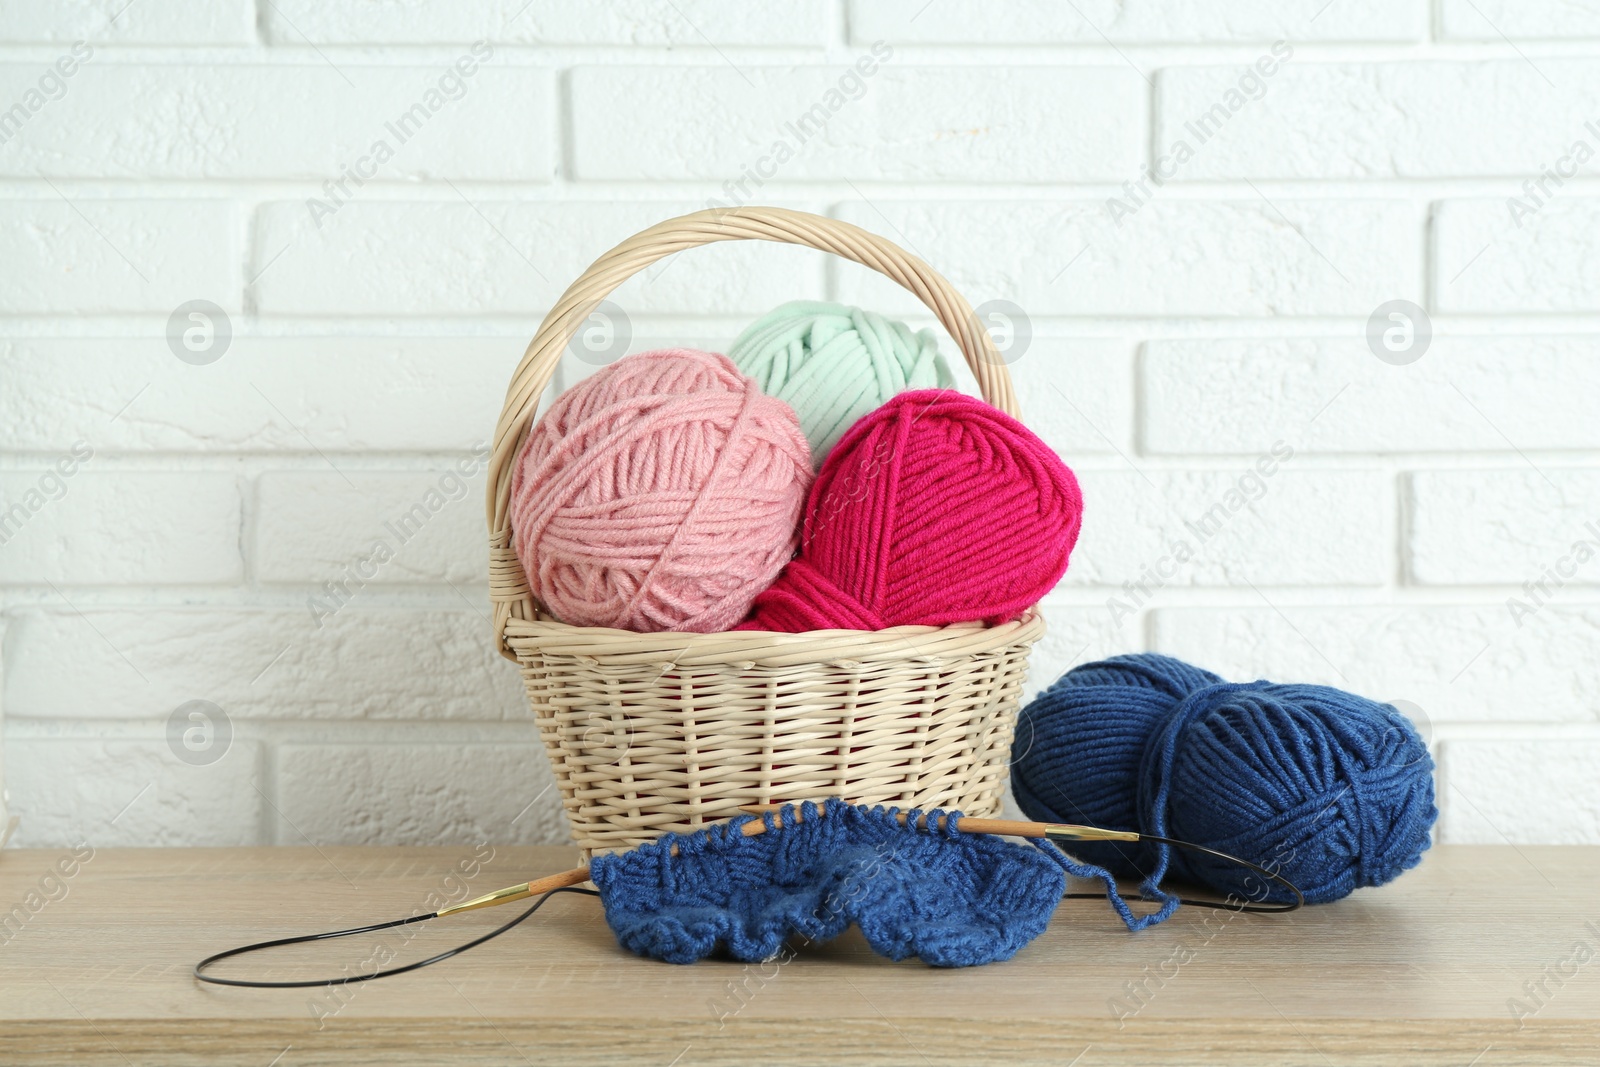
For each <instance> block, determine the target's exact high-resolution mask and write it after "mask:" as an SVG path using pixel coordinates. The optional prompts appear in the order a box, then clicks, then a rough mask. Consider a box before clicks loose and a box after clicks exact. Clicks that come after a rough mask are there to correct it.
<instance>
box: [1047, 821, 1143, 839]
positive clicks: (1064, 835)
mask: <svg viewBox="0 0 1600 1067" xmlns="http://www.w3.org/2000/svg"><path fill="white" fill-rule="evenodd" d="M1044 836H1045V837H1046V838H1048V839H1049V840H1051V841H1137V840H1139V835H1138V834H1136V833H1133V832H1132V831H1129V830H1102V829H1101V828H1100V827H1098V826H1071V825H1055V824H1052V825H1050V826H1047V827H1045V831H1044Z"/></svg>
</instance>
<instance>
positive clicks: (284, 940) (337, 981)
mask: <svg viewBox="0 0 1600 1067" xmlns="http://www.w3.org/2000/svg"><path fill="white" fill-rule="evenodd" d="M557 893H582V894H584V895H586V896H591V897H597V896H599V895H600V894H599V893H597V892H595V891H594V890H593V889H579V888H578V887H576V886H563V887H561V888H560V889H552V890H550V892H548V893H546V894H544V895H543V896H541V897H540V898H539V899H538V900H536V901H534V904H533V907H531V908H529V909H528V910H527V911H525V912H523V913H522V914H521V915H518V916H517V917H516V918H515V919H512V920H511V921H510V922H508V923H506V924H505V925H504V926H498V927H496V928H495V929H493V930H490V931H489V932H488V933H486V934H484V935H483V936H482V937H478V938H474V939H473V940H471V941H468V942H467V943H466V944H464V945H457V946H456V947H455V948H453V949H450V950H449V951H448V952H441V953H439V954H438V955H437V956H429V957H428V958H427V959H425V960H418V961H417V962H416V963H408V964H406V965H405V966H404V967H394V968H391V969H390V970H387V971H374V972H372V973H371V974H351V975H346V976H344V977H342V978H320V979H313V980H310V981H303V982H251V981H246V980H244V979H242V978H216V977H213V976H211V975H209V974H206V973H204V972H205V969H206V968H207V967H209V966H211V965H212V964H213V963H216V962H218V961H219V960H225V959H227V958H229V957H230V956H242V955H244V954H245V953H247V952H258V951H260V950H261V949H264V948H276V947H278V946H279V945H303V944H305V943H306V942H308V941H327V940H328V939H330V938H335V937H354V936H355V935H356V934H370V933H374V932H376V931H378V930H392V929H394V928H395V927H396V926H410V925H411V924H412V923H425V922H427V921H428V920H429V919H437V918H438V917H439V913H438V912H430V913H429V914H427V915H413V916H411V918H409V919H396V920H394V921H393V922H386V923H374V924H372V925H371V926H357V927H354V928H353V929H349V930H330V931H329V932H327V933H325V934H304V935H302V936H300V937H280V938H278V939H277V940H275V941H258V942H257V943H256V944H253V945H241V946H240V947H239V948H230V949H228V950H227V951H226V952H218V953H217V954H216V955H214V956H207V957H206V958H205V959H203V960H201V961H200V962H199V963H197V964H195V965H194V976H195V977H196V978H198V979H200V981H202V982H210V983H212V984H213V985H232V986H244V987H245V988H247V989H305V988H309V987H311V986H335V985H350V984H351V983H352V982H370V981H372V980H373V979H374V978H388V977H389V976H390V975H392V974H405V973H406V972H407V971H414V970H416V969H417V968H419V967H426V966H428V964H430V963H438V962H439V961H440V960H447V959H449V958H450V957H451V956H459V955H460V954H461V953H463V952H465V951H467V949H469V948H476V947H477V946H479V945H481V944H483V943H484V942H485V941H488V940H489V939H490V938H494V937H499V936H500V935H501V934H503V933H505V932H506V931H507V930H509V929H511V928H512V927H513V926H516V925H517V924H518V923H520V922H522V921H523V920H524V919H526V918H528V917H529V916H530V915H532V914H533V913H534V912H536V911H538V910H539V909H540V908H542V907H544V902H545V901H547V900H549V899H550V898H551V897H553V896H555V895H556V894H557Z"/></svg>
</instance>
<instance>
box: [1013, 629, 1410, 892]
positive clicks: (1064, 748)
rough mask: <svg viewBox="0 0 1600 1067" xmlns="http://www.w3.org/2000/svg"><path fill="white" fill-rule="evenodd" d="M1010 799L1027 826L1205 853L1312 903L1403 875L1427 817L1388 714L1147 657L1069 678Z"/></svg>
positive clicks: (1155, 869) (1164, 852)
mask: <svg viewBox="0 0 1600 1067" xmlns="http://www.w3.org/2000/svg"><path fill="white" fill-rule="evenodd" d="M1011 786H1012V791H1013V792H1014V793H1015V794H1016V798H1017V803H1018V805H1020V806H1021V808H1022V810H1023V811H1024V812H1026V813H1027V815H1028V817H1029V818H1031V819H1037V820H1040V821H1043V822H1070V823H1087V824H1089V825H1093V826H1102V827H1108V828H1111V829H1116V830H1134V831H1137V832H1139V833H1145V834H1154V835H1157V836H1161V837H1170V838H1174V839H1177V840H1180V841H1189V842H1192V843H1194V844H1198V845H1205V846H1207V847H1209V848H1214V849H1217V850H1219V851H1221V852H1226V853H1229V854H1230V855H1235V856H1238V857H1240V858H1242V859H1247V860H1250V861H1252V862H1254V863H1257V864H1260V865H1261V866H1263V867H1266V868H1267V869H1269V870H1273V871H1278V872H1280V873H1281V874H1282V875H1283V876H1284V877H1285V878H1287V879H1288V880H1289V881H1291V882H1293V883H1294V884H1295V885H1296V886H1298V887H1299V888H1300V891H1301V892H1302V893H1304V894H1305V898H1306V900H1307V902H1309V903H1322V902H1325V901H1330V900H1338V899H1339V898H1340V897H1344V896H1347V895H1349V894H1350V893H1351V892H1352V891H1353V890H1355V889H1357V888H1358V887H1361V886H1376V885H1382V884H1384V883H1385V882H1388V881H1390V880H1392V879H1394V878H1395V877H1397V876H1398V875H1399V874H1400V873H1401V872H1402V871H1406V870H1409V869H1410V868H1412V867H1415V866H1416V865H1417V864H1418V863H1419V862H1421V859H1422V852H1423V850H1424V849H1426V848H1427V847H1428V845H1429V830H1430V828H1431V827H1432V826H1433V823H1434V820H1435V819H1436V818H1437V816H1438V809H1437V808H1436V807H1435V806H1434V795H1433V760H1432V759H1431V758H1430V757H1429V755H1428V747H1427V745H1426V744H1425V743H1424V742H1423V740H1422V738H1421V737H1420V736H1419V735H1418V733H1417V731H1416V728H1415V727H1414V726H1413V725H1412V724H1411V722H1410V720H1408V719H1407V718H1406V717H1405V716H1404V715H1402V714H1400V712H1398V711H1396V710H1395V709H1394V707H1392V706H1391V705H1388V704H1380V703H1378V702H1376V701H1372V700H1367V699H1365V698H1364V697H1359V696H1356V695H1354V694H1353V693H1346V692H1344V691H1343V690H1340V689H1334V688H1331V687H1329V686H1323V685H1278V684H1274V683H1272V682H1266V681H1256V682H1242V683H1229V682H1225V681H1223V680H1222V679H1221V678H1219V677H1217V676H1216V675H1215V674H1212V673H1211V672H1210V671H1205V670H1201V669H1200V668H1199V667H1194V666H1191V665H1190V664H1187V663H1184V662H1183V661H1181V660H1177V659H1173V658H1172V657H1170V656H1162V655H1157V654H1154V653H1144V654H1139V655H1132V656H1116V657H1113V658H1111V659H1107V660H1102V661H1100V662H1098V663H1088V664H1085V665H1083V666H1081V667H1076V668H1074V669H1073V670H1071V671H1068V672H1067V673H1066V674H1065V675H1063V676H1062V678H1061V679H1060V680H1059V681H1057V682H1056V683H1055V685H1053V686H1051V687H1050V688H1049V689H1048V690H1046V691H1045V692H1043V693H1041V694H1040V695H1039V696H1038V697H1037V698H1036V699H1035V700H1034V701H1033V702H1032V703H1031V704H1029V705H1028V707H1027V708H1025V709H1024V710H1023V712H1022V716H1021V718H1020V719H1019V721H1018V725H1017V735H1016V740H1015V742H1014V745H1013V749H1012V767H1011ZM1079 851H1080V853H1081V855H1082V856H1083V858H1084V859H1087V860H1089V861H1091V862H1094V863H1099V864H1101V865H1102V866H1105V867H1108V868H1110V869H1111V870H1112V871H1113V872H1114V873H1116V874H1117V875H1119V876H1121V877H1128V878H1141V879H1144V880H1146V881H1147V883H1148V884H1151V885H1153V884H1154V883H1155V882H1156V881H1159V879H1160V877H1161V874H1162V873H1163V871H1164V870H1167V869H1170V870H1171V872H1172V874H1173V875H1174V876H1175V877H1178V878H1180V879H1183V880H1186V881H1191V882H1196V883H1199V884H1201V885H1204V886H1208V887H1210V888H1211V889H1213V890H1215V891H1217V892H1220V893H1224V894H1229V893H1232V894H1236V895H1238V896H1241V897H1247V898H1250V899H1254V900H1262V899H1269V900H1286V899H1291V897H1290V894H1289V893H1288V891H1287V890H1285V889H1283V888H1282V887H1281V886H1280V885H1278V884H1277V883H1275V882H1265V880H1264V879H1262V878H1261V876H1260V875H1256V874H1253V873H1252V872H1250V871H1249V870H1247V869H1245V868H1242V867H1239V866H1238V865H1236V864H1230V863H1227V862H1225V861H1222V860H1214V859H1211V858H1209V857H1206V856H1204V855H1201V854H1198V853H1193V852H1188V851H1185V850H1182V849H1167V848H1164V847H1157V846H1153V845H1146V844H1143V843H1140V844H1132V845H1129V844H1117V843H1106V844H1086V845H1083V846H1080V849H1079ZM1163 861H1165V862H1163ZM1264 883H1265V884H1264Z"/></svg>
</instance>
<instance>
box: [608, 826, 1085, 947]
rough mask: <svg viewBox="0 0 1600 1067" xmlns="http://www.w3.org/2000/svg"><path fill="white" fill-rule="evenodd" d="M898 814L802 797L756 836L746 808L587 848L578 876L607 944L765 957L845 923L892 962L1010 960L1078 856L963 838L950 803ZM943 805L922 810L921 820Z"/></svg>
mask: <svg viewBox="0 0 1600 1067" xmlns="http://www.w3.org/2000/svg"><path fill="white" fill-rule="evenodd" d="M897 811H898V809H895V808H871V809H869V808H865V807H854V806H851V805H849V804H846V803H844V802H842V801H839V800H830V801H828V802H827V804H826V808H825V810H824V811H822V812H820V813H819V811H818V809H817V806H816V805H815V804H812V803H810V802H807V803H806V804H804V805H801V806H800V809H799V814H800V821H799V822H795V821H794V819H793V813H794V807H793V806H792V805H791V806H790V807H788V808H785V809H783V812H782V813H780V816H779V821H780V822H781V826H778V825H775V823H774V817H773V815H772V814H768V815H765V816H763V818H764V819H765V820H766V821H767V829H766V831H765V832H764V833H761V834H757V835H755V836H753V837H746V836H744V835H743V834H742V833H741V832H740V830H739V828H740V827H741V826H743V825H744V824H745V823H747V822H749V821H750V820H751V819H753V818H754V816H747V817H743V818H739V819H734V820H731V821H729V822H726V823H720V824H718V825H716V826H713V827H711V828H709V829H706V830H701V831H699V832H697V833H693V834H672V835H668V836H665V837H662V838H661V839H659V840H657V841H654V842H651V843H650V844H646V845H642V846H640V847H638V848H636V849H633V850H632V851H630V852H623V853H617V854H613V855H603V856H596V857H595V858H594V859H593V861H592V862H591V863H590V865H589V876H590V878H591V879H592V880H593V881H594V884H595V885H596V886H597V887H599V890H600V899H601V902H602V903H603V904H604V906H605V913H606V922H608V923H609V924H610V925H611V929H612V931H613V932H614V933H615V934H616V936H617V941H618V943H620V944H621V945H622V946H623V947H624V948H626V949H628V950H630V951H632V952H635V953H637V954H639V955H641V956H649V957H651V958H653V959H658V960H665V961H666V962H668V963H693V962H695V961H696V960H699V959H703V958H705V957H706V956H708V955H710V954H711V953H712V952H713V951H714V950H716V949H717V948H718V947H719V946H720V947H721V948H723V949H724V950H725V951H726V952H727V953H728V954H729V955H731V956H733V957H734V958H735V959H738V960H744V961H747V962H753V961H759V960H767V959H771V958H772V957H773V956H775V955H777V953H778V950H779V949H780V948H781V947H782V945H783V943H784V941H785V940H786V939H787V938H789V937H790V936H793V935H798V936H800V937H804V938H807V939H809V940H811V941H827V940H829V939H830V938H833V937H836V936H838V935H839V934H840V933H842V932H843V931H844V930H845V929H846V928H847V927H848V926H850V925H851V924H852V923H854V924H855V925H857V926H859V927H860V928H861V932H862V933H863V934H864V935H865V936H866V939H867V943H868V944H869V945H871V946H872V948H873V951H875V952H877V953H879V954H880V955H883V956H887V957H888V958H889V959H892V960H902V959H906V958H907V957H910V956H916V957H918V958H920V959H921V960H923V961H924V962H926V963H930V964H933V965H934V966H936V967H970V966H972V965H974V964H980V963H991V962H994V961H995V960H1004V959H1010V958H1011V957H1012V956H1013V955H1015V954H1016V952H1017V950H1018V949H1020V948H1022V946H1024V945H1026V944H1027V943H1028V942H1029V941H1032V940H1033V939H1034V938H1035V937H1037V936H1039V934H1040V933H1042V932H1043V931H1044V929H1045V927H1046V925H1048V924H1049V922H1050V916H1051V915H1052V914H1053V913H1054V911H1055V909H1056V905H1057V904H1058V903H1059V902H1060V900H1061V894H1062V891H1063V888H1064V885H1065V877H1064V876H1063V873H1062V871H1063V867H1064V866H1066V865H1067V864H1070V865H1071V867H1073V868H1076V867H1077V865H1076V864H1072V863H1071V861H1067V863H1066V864H1063V859H1064V857H1062V858H1058V856H1059V853H1057V854H1055V855H1052V854H1051V852H1053V851H1054V850H1050V851H1046V850H1043V849H1036V848H1031V847H1029V846H1027V845H1021V844H1015V843H1012V842H1009V841H1006V840H1004V839H1002V838H998V837H991V836H988V835H985V834H963V833H961V832H960V829H959V822H960V815H959V814H958V813H952V814H951V815H950V817H949V819H948V820H946V825H945V827H944V828H943V829H939V830H916V829H911V828H909V827H906V826H902V825H900V824H899V823H898V822H896V820H895V814H896V812H897ZM918 814H920V813H918V812H915V811H913V812H909V813H908V815H909V817H910V818H911V819H913V820H914V819H915V818H916V817H917V815H918ZM941 814H942V813H941V812H938V811H934V812H931V813H929V821H930V823H932V821H933V820H934V819H937V818H938V817H939V815H941ZM674 846H675V847H676V848H677V850H678V851H677V855H673V853H672V849H673V848H674ZM1086 873H1090V874H1094V873H1095V872H1086ZM1102 880H1103V881H1107V882H1109V876H1107V878H1105V879H1102Z"/></svg>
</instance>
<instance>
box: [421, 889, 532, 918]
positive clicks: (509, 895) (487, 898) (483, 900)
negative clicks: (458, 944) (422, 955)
mask: <svg viewBox="0 0 1600 1067" xmlns="http://www.w3.org/2000/svg"><path fill="white" fill-rule="evenodd" d="M532 895H533V893H532V891H531V890H530V889H529V888H528V883H527V882H523V883H522V884H521V885H511V886H506V888H504V889H496V890H495V891H494V892H493V893H485V894H484V895H483V896H481V897H473V898H472V899H471V900H464V901H462V902H461V903H460V904H452V905H450V906H449V907H448V908H440V909H439V910H438V911H437V912H435V913H434V914H435V915H437V916H439V917H440V918H443V917H444V916H446V915H454V914H455V913H456V912H458V911H472V910H474V909H476V908H492V907H494V906H495V905H496V904H504V903H506V902H507V901H511V900H521V899H522V898H523V897H528V896H532Z"/></svg>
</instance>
